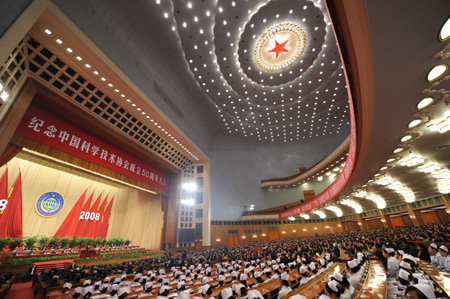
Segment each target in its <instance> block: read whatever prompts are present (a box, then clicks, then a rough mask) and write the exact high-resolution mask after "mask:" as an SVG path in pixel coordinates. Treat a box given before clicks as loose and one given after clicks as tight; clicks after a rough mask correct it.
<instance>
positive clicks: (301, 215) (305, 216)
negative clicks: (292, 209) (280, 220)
mask: <svg viewBox="0 0 450 299" xmlns="http://www.w3.org/2000/svg"><path fill="white" fill-rule="evenodd" d="M299 216H300V217H302V218H303V219H306V220H308V219H310V218H311V217H309V215H308V214H300V215H299Z"/></svg>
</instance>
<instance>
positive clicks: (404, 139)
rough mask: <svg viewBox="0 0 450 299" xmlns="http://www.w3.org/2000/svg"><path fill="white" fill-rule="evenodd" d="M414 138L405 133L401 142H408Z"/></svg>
mask: <svg viewBox="0 0 450 299" xmlns="http://www.w3.org/2000/svg"><path fill="white" fill-rule="evenodd" d="M411 139H412V136H411V135H405V136H403V137H402V139H400V141H401V142H406V141H409V140H411Z"/></svg>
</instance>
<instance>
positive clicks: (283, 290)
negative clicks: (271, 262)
mask: <svg viewBox="0 0 450 299" xmlns="http://www.w3.org/2000/svg"><path fill="white" fill-rule="evenodd" d="M290 292H292V289H291V288H290V287H287V286H285V285H283V286H282V287H281V289H280V291H279V292H278V297H277V299H281V298H284V297H286V295H287V294H289V293H290Z"/></svg>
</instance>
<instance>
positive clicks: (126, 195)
mask: <svg viewBox="0 0 450 299" xmlns="http://www.w3.org/2000/svg"><path fill="white" fill-rule="evenodd" d="M6 167H8V176H9V180H8V181H9V186H8V190H9V189H10V188H11V186H12V184H13V183H14V180H15V178H17V176H18V174H19V168H20V171H21V174H22V193H23V194H22V196H23V236H24V237H28V236H40V235H45V236H50V237H52V236H54V235H55V233H56V232H57V230H58V229H59V227H60V226H61V224H62V223H63V222H64V220H65V219H66V217H67V215H68V214H69V212H70V211H71V209H72V208H73V207H74V205H75V204H76V203H77V201H78V199H79V198H80V196H81V195H82V194H83V192H84V191H85V190H86V189H87V193H86V199H85V202H86V201H87V200H88V198H89V196H90V195H91V194H92V192H94V196H93V200H92V202H93V204H94V203H95V201H96V200H97V199H98V197H99V196H100V194H102V197H101V200H102V201H103V200H104V198H105V197H106V195H108V202H109V201H110V200H111V199H112V198H113V197H114V202H113V206H112V211H111V217H110V220H109V228H108V233H107V237H108V238H116V237H117V238H123V239H129V240H131V243H132V244H134V245H140V246H142V247H145V248H148V249H159V246H160V240H161V228H162V220H163V212H162V210H161V199H160V198H159V195H153V194H150V193H148V192H145V191H141V190H137V189H134V188H131V187H128V186H124V185H122V184H118V183H115V182H113V181H110V180H107V179H103V178H99V177H97V176H94V175H91V174H89V173H86V172H84V171H82V170H77V169H74V168H73V167H71V166H69V165H64V164H61V163H58V162H55V161H53V160H50V159H45V158H42V157H39V156H36V155H34V154H30V153H27V152H24V151H22V152H21V153H19V154H18V155H17V156H16V157H15V158H14V159H12V160H11V161H10V162H9V163H8V164H7V165H5V166H3V167H1V168H0V176H1V175H2V174H3V173H4V172H5V168H6ZM52 191H53V192H57V193H59V194H61V195H62V197H63V198H64V206H63V208H62V210H61V212H59V213H58V214H57V215H55V216H52V217H42V216H40V215H39V214H38V213H37V211H36V201H37V199H38V198H39V197H40V196H41V195H42V194H44V193H46V192H52Z"/></svg>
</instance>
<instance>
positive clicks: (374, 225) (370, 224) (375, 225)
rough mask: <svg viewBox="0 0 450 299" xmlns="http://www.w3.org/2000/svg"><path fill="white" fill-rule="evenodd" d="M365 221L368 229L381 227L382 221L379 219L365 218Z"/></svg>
mask: <svg viewBox="0 0 450 299" xmlns="http://www.w3.org/2000/svg"><path fill="white" fill-rule="evenodd" d="M366 223H367V226H368V228H369V229H377V228H383V223H382V222H381V219H370V220H366Z"/></svg>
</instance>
